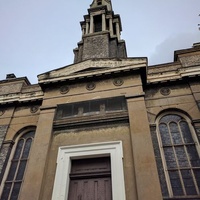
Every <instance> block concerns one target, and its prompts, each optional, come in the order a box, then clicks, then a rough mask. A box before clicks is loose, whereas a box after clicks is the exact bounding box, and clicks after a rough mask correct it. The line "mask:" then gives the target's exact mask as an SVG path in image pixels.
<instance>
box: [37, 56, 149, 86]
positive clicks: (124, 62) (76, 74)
mask: <svg viewBox="0 0 200 200" xmlns="http://www.w3.org/2000/svg"><path fill="white" fill-rule="evenodd" d="M146 63H147V62H146V58H127V59H93V60H86V61H83V62H80V63H76V64H72V65H68V66H65V67H62V68H58V69H55V70H52V71H49V72H46V73H43V74H40V75H38V80H39V83H47V82H54V81H62V80H67V79H75V78H80V77H82V78H83V77H86V76H94V75H97V74H103V73H109V72H111V71H117V70H118V71H119V70H122V69H124V68H138V67H139V68H140V67H146Z"/></svg>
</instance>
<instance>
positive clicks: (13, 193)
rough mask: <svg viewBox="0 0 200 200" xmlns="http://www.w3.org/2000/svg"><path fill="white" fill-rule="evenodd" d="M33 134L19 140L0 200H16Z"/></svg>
mask: <svg viewBox="0 0 200 200" xmlns="http://www.w3.org/2000/svg"><path fill="white" fill-rule="evenodd" d="M34 134H35V132H34V131H30V132H28V133H26V134H24V135H22V136H21V138H20V139H19V141H18V143H17V146H16V149H15V153H14V156H13V159H12V161H11V166H10V170H9V173H8V176H7V179H6V181H5V185H4V189H3V193H2V196H1V200H17V199H18V196H19V191H20V187H21V183H22V181H23V177H24V172H25V169H26V165H27V160H28V157H29V152H30V148H31V144H32V140H33V137H34Z"/></svg>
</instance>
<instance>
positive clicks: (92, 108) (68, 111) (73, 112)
mask: <svg viewBox="0 0 200 200" xmlns="http://www.w3.org/2000/svg"><path fill="white" fill-rule="evenodd" d="M121 110H127V106H126V100H125V98H124V97H114V98H109V99H100V100H92V101H84V102H78V103H71V104H64V105H59V106H58V108H57V112H56V115H55V119H62V118H69V117H76V116H81V115H93V114H99V113H102V112H105V111H107V112H113V111H121Z"/></svg>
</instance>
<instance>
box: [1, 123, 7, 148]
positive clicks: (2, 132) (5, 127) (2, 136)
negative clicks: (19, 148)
mask: <svg viewBox="0 0 200 200" xmlns="http://www.w3.org/2000/svg"><path fill="white" fill-rule="evenodd" d="M7 127H8V126H6V125H4V126H0V149H1V146H2V143H3V141H4V138H5V135H6V131H7Z"/></svg>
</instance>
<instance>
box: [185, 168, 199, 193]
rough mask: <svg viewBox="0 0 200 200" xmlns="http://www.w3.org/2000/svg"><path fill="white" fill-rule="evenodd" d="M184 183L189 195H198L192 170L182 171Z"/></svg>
mask: <svg viewBox="0 0 200 200" xmlns="http://www.w3.org/2000/svg"><path fill="white" fill-rule="evenodd" d="M181 175H182V178H183V183H184V186H185V190H186V194H187V195H197V191H196V189H195V185H194V180H193V177H192V173H191V170H181Z"/></svg>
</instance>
